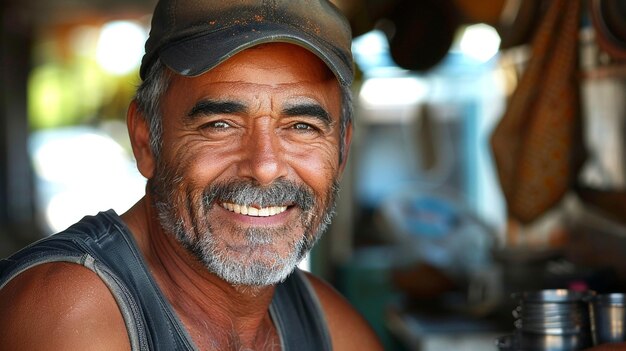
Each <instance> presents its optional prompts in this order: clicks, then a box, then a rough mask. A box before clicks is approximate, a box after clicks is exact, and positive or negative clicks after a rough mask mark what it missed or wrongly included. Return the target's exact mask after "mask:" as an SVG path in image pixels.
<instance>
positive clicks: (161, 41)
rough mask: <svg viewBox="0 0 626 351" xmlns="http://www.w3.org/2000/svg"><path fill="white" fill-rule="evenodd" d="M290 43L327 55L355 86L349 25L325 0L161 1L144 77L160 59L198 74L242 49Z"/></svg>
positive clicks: (344, 80) (338, 72)
mask: <svg viewBox="0 0 626 351" xmlns="http://www.w3.org/2000/svg"><path fill="white" fill-rule="evenodd" d="M271 42H285V43H292V44H296V45H299V46H302V47H304V48H305V49H308V50H309V51H311V52H313V53H314V54H315V55H317V56H318V57H319V58H320V59H322V60H323V61H324V62H325V63H326V65H327V66H328V67H329V68H330V70H331V71H332V72H333V73H334V74H335V76H336V77H337V79H338V80H339V82H340V83H341V84H342V85H346V86H348V85H350V84H352V79H353V74H354V72H353V61H352V53H351V44H352V35H351V31H350V25H349V23H348V21H347V20H346V19H345V17H344V16H343V15H342V14H341V13H340V12H339V10H338V9H337V8H336V7H335V6H334V5H333V4H331V3H329V2H328V1H326V0H256V1H255V0H161V1H159V2H158V3H157V5H156V8H155V10H154V14H153V17H152V28H151V29H150V37H149V38H148V40H147V41H146V54H145V55H144V57H143V59H142V62H141V68H140V75H141V78H142V79H145V75H146V72H147V70H148V67H149V66H150V65H151V64H152V63H153V62H154V61H155V60H156V59H157V58H160V59H161V61H162V62H163V63H164V64H165V65H166V66H167V67H169V68H170V69H172V70H173V71H174V72H176V73H178V74H181V75H184V76H197V75H200V74H202V73H204V72H206V71H208V70H210V69H211V68H213V67H215V66H217V65H218V64H220V63H221V62H223V61H225V60H226V59H228V58H229V57H231V56H233V55H235V54H237V53H238V52H240V51H242V50H244V49H247V48H250V47H252V46H256V45H259V44H263V43H271Z"/></svg>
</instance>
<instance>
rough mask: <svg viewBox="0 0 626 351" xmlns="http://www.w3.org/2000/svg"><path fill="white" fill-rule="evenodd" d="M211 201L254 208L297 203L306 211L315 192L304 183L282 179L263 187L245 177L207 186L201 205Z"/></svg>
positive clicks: (312, 204)
mask: <svg viewBox="0 0 626 351" xmlns="http://www.w3.org/2000/svg"><path fill="white" fill-rule="evenodd" d="M215 201H220V202H230V203H234V204H239V205H246V206H253V205H254V206H258V207H269V206H291V205H297V206H298V207H300V208H301V209H302V210H304V211H308V210H310V209H312V208H313V206H314V205H315V195H314V193H313V190H312V189H311V188H309V187H308V186H306V185H304V184H297V183H295V182H292V181H289V180H286V179H278V180H276V181H275V182H274V183H272V184H270V185H267V186H261V185H259V184H258V183H256V182H254V181H249V180H233V181H229V182H225V183H216V184H211V185H210V186H208V187H207V189H206V190H205V191H204V195H203V203H204V205H205V206H210V205H211V204H212V203H213V202H215Z"/></svg>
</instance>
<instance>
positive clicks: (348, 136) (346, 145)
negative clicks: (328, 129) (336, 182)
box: [339, 122, 352, 177]
mask: <svg viewBox="0 0 626 351" xmlns="http://www.w3.org/2000/svg"><path fill="white" fill-rule="evenodd" d="M342 142H343V158H342V159H341V164H340V165H339V177H341V176H342V175H343V171H344V170H345V168H346V164H347V163H348V156H350V144H351V143H352V122H349V123H348V124H347V125H346V130H345V135H344V136H343V140H342Z"/></svg>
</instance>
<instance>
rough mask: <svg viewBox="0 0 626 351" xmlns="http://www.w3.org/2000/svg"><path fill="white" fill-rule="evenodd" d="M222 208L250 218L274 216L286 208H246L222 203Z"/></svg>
mask: <svg viewBox="0 0 626 351" xmlns="http://www.w3.org/2000/svg"><path fill="white" fill-rule="evenodd" d="M222 207H223V208H225V209H227V210H229V211H231V212H235V213H237V214H242V215H247V216H252V217H269V216H275V215H277V214H279V213H283V212H285V211H287V206H270V207H262V208H256V207H252V206H250V207H248V206H245V205H237V204H233V203H228V202H224V203H222Z"/></svg>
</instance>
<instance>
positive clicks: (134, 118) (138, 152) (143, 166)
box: [126, 100, 155, 179]
mask: <svg viewBox="0 0 626 351" xmlns="http://www.w3.org/2000/svg"><path fill="white" fill-rule="evenodd" d="M126 126H127V127H128V136H129V137H130V144H131V145H132V148H133V155H135V160H137V168H138V169H139V172H140V173H141V174H142V175H143V176H144V177H146V178H147V179H150V178H152V176H153V175H154V167H155V158H154V155H153V154H152V149H151V148H150V128H149V127H148V122H147V121H146V119H145V118H143V115H142V114H141V112H140V111H139V108H138V106H137V101H135V100H133V101H132V102H131V103H130V106H129V107H128V113H127V114H126Z"/></svg>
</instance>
